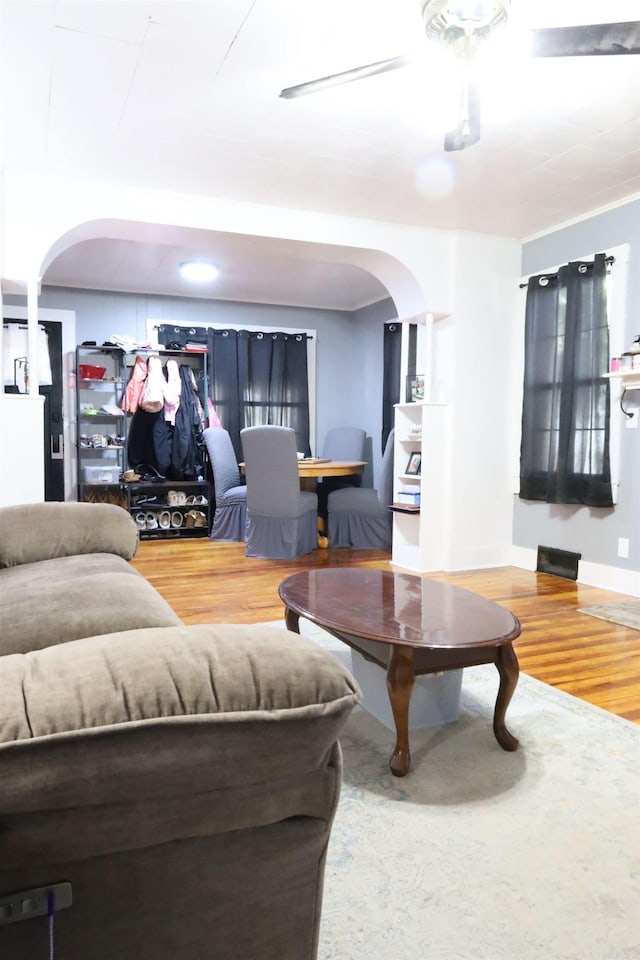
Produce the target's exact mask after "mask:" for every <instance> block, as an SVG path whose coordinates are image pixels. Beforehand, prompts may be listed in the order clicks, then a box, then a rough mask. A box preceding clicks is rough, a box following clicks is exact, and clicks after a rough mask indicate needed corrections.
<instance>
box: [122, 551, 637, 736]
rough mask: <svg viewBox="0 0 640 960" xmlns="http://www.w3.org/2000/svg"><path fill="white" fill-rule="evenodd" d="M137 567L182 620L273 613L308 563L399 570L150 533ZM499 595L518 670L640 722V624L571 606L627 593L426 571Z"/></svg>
mask: <svg viewBox="0 0 640 960" xmlns="http://www.w3.org/2000/svg"><path fill="white" fill-rule="evenodd" d="M133 565H134V566H135V567H136V568H137V569H138V570H139V571H140V572H141V573H142V574H143V575H144V576H145V577H147V579H148V580H150V581H151V583H152V584H153V585H154V586H155V587H156V589H157V590H158V591H159V592H160V593H161V594H162V596H164V597H165V599H166V600H167V601H168V602H169V603H170V604H171V606H172V607H173V609H174V610H175V611H176V613H177V614H178V616H179V617H181V618H182V620H184V622H185V623H213V622H216V623H252V622H259V621H264V620H278V619H280V618H282V617H283V614H284V610H283V605H282V602H281V600H280V598H279V597H278V584H279V583H280V582H281V581H282V580H284V578H285V577H288V576H289V575H290V574H292V573H296V572H297V571H299V570H306V569H309V568H314V567H325V566H326V567H336V566H355V567H371V568H374V569H381V570H385V569H397V568H392V567H390V565H389V554H388V553H384V552H380V553H378V552H375V551H360V550H346V549H334V550H332V549H331V548H329V549H328V550H314V552H313V553H312V554H309V555H307V556H305V557H301V558H300V559H298V560H293V561H285V560H255V559H247V558H246V557H245V555H244V544H241V543H214V542H212V541H211V540H209V539H206V538H202V539H193V540H175V541H167V540H146V541H143V542H142V543H141V544H140V548H139V550H138V553H137V555H136V557H135V559H134V561H133ZM427 576H430V577H432V578H433V579H436V580H441V581H443V582H446V583H452V584H454V585H456V586H459V587H463V588H465V589H467V590H472V591H473V592H474V593H479V594H481V595H482V596H484V597H487V598H488V599H490V600H495V601H496V602H497V603H500V604H502V605H503V606H505V607H507V608H508V609H509V610H511V611H512V612H513V613H514V614H515V615H516V616H517V617H518V619H519V620H520V622H521V623H522V634H521V636H520V637H519V638H518V640H517V641H516V642H515V649H516V652H517V655H518V659H519V661H520V669H521V670H522V671H523V673H528V674H529V675H530V676H532V677H535V678H536V679H538V680H542V681H543V682H544V683H548V684H551V685H552V686H554V687H558V688H559V689H561V690H564V691H566V692H567V693H571V694H573V695H574V696H576V697H580V698H582V699H583V700H586V701H588V702H589V703H592V704H595V705H596V706H599V707H602V708H603V709H605V710H610V711H611V712H612V713H616V714H618V715H619V716H621V717H626V718H627V719H628V720H632V721H633V722H635V723H640V632H639V631H637V630H632V629H630V628H626V627H621V626H617V625H616V624H614V623H609V622H607V621H605V620H598V619H596V618H595V617H589V616H586V615H585V614H581V613H577V608H578V607H587V606H592V605H594V604H597V603H611V602H613V601H615V600H623V599H626V598H625V597H624V596H623V595H621V594H619V593H613V592H611V591H608V590H601V589H599V588H597V587H588V586H584V585H582V584H578V583H574V582H573V581H570V580H563V579H561V578H559V577H552V576H549V575H547V574H541V573H532V572H530V571H527V570H521V569H519V568H517V567H498V568H492V569H489V570H470V571H463V572H460V573H450V574H427Z"/></svg>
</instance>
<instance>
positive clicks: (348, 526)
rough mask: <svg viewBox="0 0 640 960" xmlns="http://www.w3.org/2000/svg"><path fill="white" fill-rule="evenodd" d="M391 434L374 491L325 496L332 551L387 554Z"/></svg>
mask: <svg viewBox="0 0 640 960" xmlns="http://www.w3.org/2000/svg"><path fill="white" fill-rule="evenodd" d="M393 434H394V431H393V430H392V431H391V433H390V434H389V438H388V440H387V445H386V447H385V450H384V456H383V458H382V472H381V475H380V483H379V489H378V490H372V489H371V488H370V487H366V488H365V487H360V488H358V487H344V488H343V489H342V490H334V491H333V493H331V494H329V502H328V505H329V543H330V545H331V546H332V547H355V548H356V549H359V550H390V549H391V531H392V520H393V518H392V515H391V511H390V510H389V505H390V504H391V502H392V500H393Z"/></svg>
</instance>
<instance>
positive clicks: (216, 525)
mask: <svg viewBox="0 0 640 960" xmlns="http://www.w3.org/2000/svg"><path fill="white" fill-rule="evenodd" d="M203 436H204V442H205V444H206V446H207V452H208V454H209V461H210V463H211V472H212V473H213V487H214V494H215V498H216V505H215V513H214V515H213V523H212V525H211V539H212V540H233V541H243V540H244V539H245V534H246V527H247V487H246V485H245V483H244V481H243V479H242V476H241V474H240V468H239V467H238V461H237V460H236V454H235V451H234V449H233V444H232V443H231V437H230V436H229V433H228V431H227V430H225V429H224V428H223V427H207V429H206V430H205V431H204V434H203Z"/></svg>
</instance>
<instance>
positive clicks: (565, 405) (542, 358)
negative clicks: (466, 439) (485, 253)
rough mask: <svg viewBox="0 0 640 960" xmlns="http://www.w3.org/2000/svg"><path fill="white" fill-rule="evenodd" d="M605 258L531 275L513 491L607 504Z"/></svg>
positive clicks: (609, 502) (527, 496) (528, 495)
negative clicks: (517, 479)
mask: <svg viewBox="0 0 640 960" xmlns="http://www.w3.org/2000/svg"><path fill="white" fill-rule="evenodd" d="M608 367H609V328H608V325H607V304H606V258H605V255H604V254H597V255H596V257H595V258H594V261H593V262H592V263H586V262H575V263H569V264H567V265H566V266H564V267H561V269H560V270H559V271H558V273H557V274H554V275H540V276H536V277H531V279H530V280H529V283H528V288H527V305H526V319H525V374H524V397H523V411H522V442H521V456H520V497H521V499H524V500H543V501H545V502H547V503H581V504H585V505H588V506H597V507H609V506H612V505H613V501H612V496H611V472H610V466H609V381H608V379H607V378H606V377H605V376H604V374H605V373H606V372H607V370H608Z"/></svg>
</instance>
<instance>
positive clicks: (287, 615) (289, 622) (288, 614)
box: [284, 607, 300, 633]
mask: <svg viewBox="0 0 640 960" xmlns="http://www.w3.org/2000/svg"><path fill="white" fill-rule="evenodd" d="M284 624H285V626H286V628H287V630H291V632H292V633H300V614H299V613H294V611H293V610H290V609H289V607H285V611H284Z"/></svg>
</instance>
